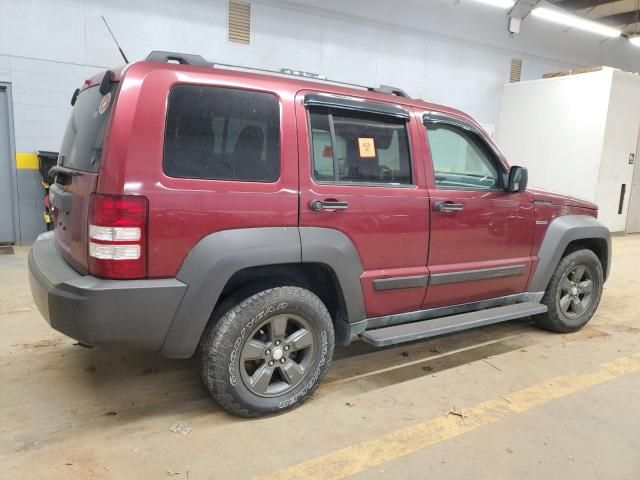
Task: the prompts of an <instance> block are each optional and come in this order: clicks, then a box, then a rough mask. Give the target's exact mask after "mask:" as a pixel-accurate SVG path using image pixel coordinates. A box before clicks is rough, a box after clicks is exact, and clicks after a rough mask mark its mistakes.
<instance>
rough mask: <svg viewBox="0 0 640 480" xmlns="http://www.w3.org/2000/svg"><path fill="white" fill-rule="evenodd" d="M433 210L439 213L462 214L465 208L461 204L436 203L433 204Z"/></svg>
mask: <svg viewBox="0 0 640 480" xmlns="http://www.w3.org/2000/svg"><path fill="white" fill-rule="evenodd" d="M433 209H434V210H435V211H437V212H460V211H462V210H463V209H464V206H463V205H462V204H461V203H452V202H436V203H434V204H433Z"/></svg>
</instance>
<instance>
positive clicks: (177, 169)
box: [163, 85, 280, 182]
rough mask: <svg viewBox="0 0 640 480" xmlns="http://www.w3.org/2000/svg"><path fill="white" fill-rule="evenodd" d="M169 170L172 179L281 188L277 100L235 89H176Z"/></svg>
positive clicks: (171, 104)
mask: <svg viewBox="0 0 640 480" xmlns="http://www.w3.org/2000/svg"><path fill="white" fill-rule="evenodd" d="M163 168H164V172H165V173H166V174H167V175H169V176H170V177H179V178H204V179H210V180H244V181H253V182H275V181H276V180H277V179H278V178H279V177H280V107H279V103H278V99H277V97H276V96H275V95H272V94H269V93H261V92H251V91H247V90H236V89H231V88H219V87H205V86H196V85H178V86H175V87H173V88H172V89H171V93H170V95H169V108H168V112H167V124H166V132H165V143H164V163H163Z"/></svg>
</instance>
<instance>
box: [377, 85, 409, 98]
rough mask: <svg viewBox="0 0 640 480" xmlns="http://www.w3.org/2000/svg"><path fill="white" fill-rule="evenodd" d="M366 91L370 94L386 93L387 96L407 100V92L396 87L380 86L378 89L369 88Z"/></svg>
mask: <svg viewBox="0 0 640 480" xmlns="http://www.w3.org/2000/svg"><path fill="white" fill-rule="evenodd" d="M367 90H369V91H370V92H378V93H386V94H389V95H397V96H398V97H406V98H409V95H408V94H407V92H405V91H404V90H402V89H401V88H398V87H392V86H390V85H380V86H379V87H369V88H368V89H367Z"/></svg>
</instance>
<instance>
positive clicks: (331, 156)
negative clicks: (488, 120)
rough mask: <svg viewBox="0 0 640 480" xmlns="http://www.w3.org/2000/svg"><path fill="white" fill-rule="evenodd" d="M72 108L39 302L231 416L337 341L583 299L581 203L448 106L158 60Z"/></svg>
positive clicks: (125, 71) (125, 72) (108, 82)
mask: <svg viewBox="0 0 640 480" xmlns="http://www.w3.org/2000/svg"><path fill="white" fill-rule="evenodd" d="M72 104H73V105H74V108H73V112H72V115H71V119H70V120H69V124H68V127H67V130H66V133H65V136H64V140H63V142H62V147H61V149H60V155H59V158H58V164H57V166H55V167H53V169H52V172H53V173H55V178H56V180H55V183H54V184H52V185H51V191H50V195H51V204H52V205H53V209H54V219H55V230H54V231H53V232H48V233H43V234H42V235H41V236H40V237H39V238H38V240H37V241H36V242H35V244H34V245H33V247H32V249H31V252H30V254H29V270H30V283H31V289H32V292H33V296H34V299H35V302H36V304H37V306H38V308H39V309H40V312H42V315H43V316H44V317H45V319H46V320H47V321H48V322H49V323H50V324H51V326H52V327H53V328H55V329H56V330H59V331H60V332H63V333H64V334H66V335H68V336H70V337H73V338H74V339H77V340H78V341H79V342H81V343H83V344H87V345H115V344H119V345H129V346H131V347H134V348H139V349H145V350H150V351H160V352H162V354H164V355H165V356H167V357H170V358H186V357H191V356H192V355H194V354H195V353H196V351H198V352H199V355H200V357H201V368H202V378H203V380H204V383H205V385H206V386H207V388H208V390H209V391H210V392H211V394H212V395H213V397H214V398H215V399H216V400H217V401H218V402H219V403H220V404H221V405H222V406H223V407H224V408H225V409H226V410H228V411H230V412H233V413H235V414H238V415H243V416H257V415H261V414H268V413H274V412H278V411H282V410H284V409H288V408H292V407H295V406H297V405H299V404H301V403H302V402H303V401H304V400H305V398H307V397H309V395H311V394H312V393H313V391H314V390H315V388H316V387H317V386H318V384H319V382H320V381H321V380H322V378H323V376H324V375H325V373H326V371H327V369H328V367H329V364H330V362H331V356H332V354H333V349H334V345H335V344H339V345H347V344H349V342H350V341H351V339H352V338H353V337H354V336H356V335H357V336H359V337H360V339H361V340H362V341H364V342H367V343H370V344H372V345H375V346H386V345H392V344H396V343H400V342H407V341H412V340H416V339H421V338H427V337H432V336H436V335H442V334H446V333H451V332H456V331H460V330H464V329H468V328H473V327H477V326H481V325H487V324H491V323H496V322H502V321H507V320H511V319H515V318H522V317H528V316H533V318H534V319H535V320H536V322H537V323H538V324H539V325H540V326H542V327H543V328H546V329H548V330H552V331H555V332H571V331H575V330H577V329H579V328H581V327H582V326H584V325H585V324H586V323H587V322H588V321H589V319H590V318H591V317H592V316H593V314H594V312H595V310H596V308H597V306H598V303H599V301H600V297H601V295H602V288H603V283H604V281H605V279H606V278H607V274H608V272H609V269H610V265H611V242H610V234H609V231H608V230H607V228H605V227H604V226H603V225H602V224H600V223H599V222H598V221H597V220H596V217H597V206H596V205H594V204H592V203H589V202H586V201H583V200H578V199H576V198H571V197H566V196H561V195H556V194H552V193H548V192H542V191H538V190H533V189H528V188H527V171H526V169H524V168H522V167H509V165H508V163H507V161H506V159H505V158H504V155H503V154H502V153H501V152H500V150H499V149H498V147H497V146H496V145H495V143H494V142H493V141H492V139H491V138H490V137H489V136H487V134H486V133H485V132H484V131H483V129H482V128H481V127H480V126H479V125H478V124H477V123H476V122H475V121H474V120H472V119H471V118H469V117H468V116H467V115H465V114H464V113H462V112H460V111H457V110H453V109H451V108H447V107H442V106H439V105H434V104H431V103H427V102H424V101H422V100H413V99H411V98H409V97H407V96H406V94H405V93H404V92H403V91H402V90H399V89H395V88H392V87H380V88H363V87H357V86H346V85H344V84H338V83H337V82H329V81H318V80H310V79H308V78H300V77H295V76H292V75H286V74H283V73H275V74H274V73H265V72H255V71H247V69H241V68H235V67H230V66H216V65H212V64H210V63H208V62H206V61H205V60H204V59H202V58H201V57H199V56H195V55H183V54H177V53H168V52H153V53H152V54H151V55H150V56H149V58H147V60H146V61H143V62H137V63H133V64H130V65H127V66H125V67H123V68H118V69H113V70H107V71H106V72H103V73H101V74H99V75H96V76H94V77H93V78H91V79H89V80H87V81H86V82H85V83H84V85H83V86H82V88H80V89H79V90H77V91H76V92H75V94H74V95H73V98H72Z"/></svg>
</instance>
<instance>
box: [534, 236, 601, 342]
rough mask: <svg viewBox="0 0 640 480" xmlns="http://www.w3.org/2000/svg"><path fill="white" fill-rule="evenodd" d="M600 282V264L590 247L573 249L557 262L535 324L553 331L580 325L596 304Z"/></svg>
mask: <svg viewBox="0 0 640 480" xmlns="http://www.w3.org/2000/svg"><path fill="white" fill-rule="evenodd" d="M603 286H604V274H603V271H602V264H601V263H600V259H599V258H598V256H597V255H596V254H595V253H593V252H592V251H591V250H587V249H582V250H576V251H574V252H572V253H570V254H569V255H566V256H565V257H564V258H563V259H562V260H561V261H560V263H559V264H558V267H557V268H556V271H555V272H554V274H553V276H552V277H551V280H550V282H549V285H548V286H547V290H546V291H545V294H544V297H543V298H542V303H543V304H545V305H546V306H547V307H548V309H549V310H548V311H547V312H546V313H544V314H542V315H539V316H538V317H537V318H536V321H537V323H538V325H539V326H540V327H542V328H544V329H547V330H551V331H553V332H560V333H567V332H574V331H576V330H579V329H581V328H582V327H583V326H584V325H586V323H587V322H588V321H589V320H591V317H593V314H594V313H595V311H596V309H597V308H598V304H599V303H600V298H601V296H602V288H603Z"/></svg>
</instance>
